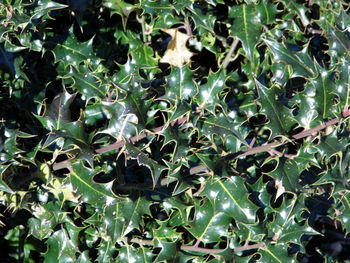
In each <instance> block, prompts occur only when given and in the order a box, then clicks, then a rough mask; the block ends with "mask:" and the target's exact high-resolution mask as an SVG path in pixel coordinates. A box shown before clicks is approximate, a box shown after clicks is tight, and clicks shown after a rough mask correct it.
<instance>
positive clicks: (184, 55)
mask: <svg viewBox="0 0 350 263" xmlns="http://www.w3.org/2000/svg"><path fill="white" fill-rule="evenodd" d="M162 31H164V32H165V33H167V34H168V35H170V36H171V38H172V39H171V40H170V41H169V43H168V47H167V50H166V51H165V54H164V56H163V57H162V58H161V59H160V62H161V63H169V64H170V65H172V66H175V67H182V66H183V65H184V64H187V63H189V62H190V61H191V57H192V56H193V53H192V52H191V51H190V50H189V49H188V48H187V47H186V43H187V41H188V39H189V38H190V36H189V35H187V34H184V33H182V32H180V31H179V29H178V28H169V29H162Z"/></svg>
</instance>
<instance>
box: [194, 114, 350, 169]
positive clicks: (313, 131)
mask: <svg viewBox="0 0 350 263" xmlns="http://www.w3.org/2000/svg"><path fill="white" fill-rule="evenodd" d="M349 116H350V109H346V110H344V111H343V112H342V113H341V118H334V119H332V120H330V121H327V122H325V123H322V124H321V125H318V126H317V127H315V128H312V129H307V130H304V131H302V132H300V133H298V134H295V135H293V136H292V140H289V141H288V140H287V141H284V142H272V143H268V144H265V145H262V146H256V147H252V148H248V149H247V150H245V151H243V152H242V153H235V154H229V155H227V156H225V160H227V161H229V160H233V159H237V158H240V157H244V156H249V155H253V154H257V153H263V152H270V151H271V150H274V149H275V148H276V147H279V146H282V145H284V144H286V143H288V142H291V141H294V140H299V139H302V138H305V137H308V136H313V135H314V134H317V133H318V132H319V131H321V130H323V129H326V128H327V127H331V126H333V125H335V124H337V123H338V122H339V121H340V120H341V119H345V118H347V117H349ZM291 157H295V156H291ZM208 170H209V168H208V167H207V166H206V165H203V164H202V165H198V166H195V167H192V168H191V169H190V174H196V173H201V172H208Z"/></svg>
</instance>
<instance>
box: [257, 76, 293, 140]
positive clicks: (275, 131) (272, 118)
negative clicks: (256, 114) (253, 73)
mask: <svg viewBox="0 0 350 263" xmlns="http://www.w3.org/2000/svg"><path fill="white" fill-rule="evenodd" d="M255 84H256V87H257V91H258V94H259V102H260V104H261V108H262V110H261V112H262V113H264V114H265V115H266V116H267V118H268V119H269V123H268V124H267V125H266V126H267V127H269V129H270V130H271V137H272V138H274V137H276V136H277V135H287V134H288V131H289V129H290V128H291V127H292V126H293V125H294V120H293V115H292V110H291V109H289V108H288V107H286V105H285V104H284V103H283V102H282V100H281V99H280V98H279V97H280V91H279V89H278V87H277V86H272V87H271V88H267V87H265V86H264V85H263V84H261V83H260V82H259V81H257V80H256V81H255Z"/></svg>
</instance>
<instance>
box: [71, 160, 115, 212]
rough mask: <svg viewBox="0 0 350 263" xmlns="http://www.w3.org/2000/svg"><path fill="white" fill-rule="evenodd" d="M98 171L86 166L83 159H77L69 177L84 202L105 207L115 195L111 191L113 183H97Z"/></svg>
mask: <svg viewBox="0 0 350 263" xmlns="http://www.w3.org/2000/svg"><path fill="white" fill-rule="evenodd" d="M97 173H98V171H95V170H93V169H91V168H88V167H86V166H85V165H84V164H83V161H82V160H77V161H75V162H74V163H73V164H72V168H71V173H70V174H69V179H70V182H71V184H72V187H73V189H75V190H76V191H77V194H78V195H80V199H81V200H82V201H83V202H86V203H90V204H93V205H94V206H96V207H104V206H106V205H107V204H109V203H111V202H112V201H113V200H114V199H115V196H114V195H113V194H112V191H111V189H110V188H111V183H109V184H96V183H95V182H94V181H93V176H95V175H96V174H97Z"/></svg>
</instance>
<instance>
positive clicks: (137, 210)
mask: <svg viewBox="0 0 350 263" xmlns="http://www.w3.org/2000/svg"><path fill="white" fill-rule="evenodd" d="M151 204H152V203H151V202H150V201H148V200H147V199H146V197H144V196H138V197H136V198H134V199H133V200H132V199H128V198H127V199H123V200H114V201H113V202H112V203H111V204H109V205H108V206H107V207H106V208H105V210H104V213H103V220H102V227H103V229H105V231H106V232H107V234H108V236H109V237H110V238H111V240H112V241H113V242H116V241H117V240H118V239H119V238H120V237H124V236H126V235H128V234H129V233H130V232H131V231H132V230H134V229H140V227H144V226H145V225H144V223H143V216H144V215H151V212H150V206H151Z"/></svg>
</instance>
